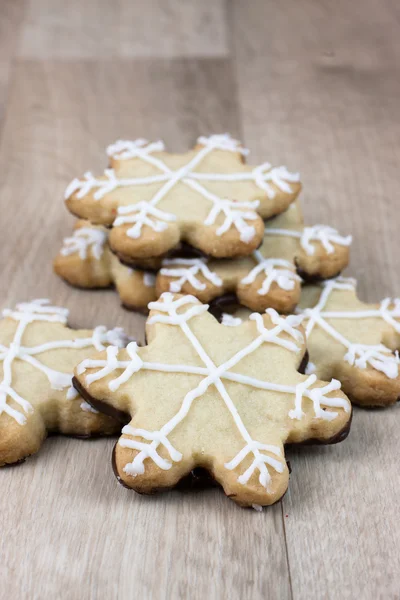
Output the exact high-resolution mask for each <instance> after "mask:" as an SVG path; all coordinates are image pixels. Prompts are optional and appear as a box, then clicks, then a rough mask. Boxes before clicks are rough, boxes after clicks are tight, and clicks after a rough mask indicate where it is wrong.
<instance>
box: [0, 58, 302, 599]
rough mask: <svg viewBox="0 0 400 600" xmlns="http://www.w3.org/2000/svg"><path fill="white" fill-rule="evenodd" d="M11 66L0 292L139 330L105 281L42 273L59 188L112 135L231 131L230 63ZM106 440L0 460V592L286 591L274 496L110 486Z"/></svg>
mask: <svg viewBox="0 0 400 600" xmlns="http://www.w3.org/2000/svg"><path fill="white" fill-rule="evenodd" d="M13 81H14V82H13V86H12V89H11V94H10V99H9V105H8V110H7V118H6V123H5V127H4V135H3V142H2V144H1V146H0V170H1V172H2V173H3V174H4V177H3V180H2V183H1V188H0V204H1V214H2V217H3V218H2V220H1V223H0V227H1V231H0V236H1V239H2V240H3V244H4V247H6V248H7V252H3V253H2V255H1V258H2V265H1V270H2V287H1V304H2V305H3V306H4V305H9V304H12V303H14V302H15V301H17V300H20V299H22V298H31V297H36V296H38V297H43V296H49V297H51V298H52V299H53V301H55V302H60V303H62V304H63V305H66V306H68V307H70V309H71V321H72V323H73V324H74V325H87V326H91V325H94V324H99V323H104V324H106V325H112V324H116V323H117V324H118V325H122V326H124V327H125V328H126V329H127V330H129V332H130V333H131V334H132V335H137V334H139V335H140V337H141V338H142V339H143V329H142V325H143V319H142V318H141V317H138V316H137V315H134V314H131V313H127V312H125V311H123V310H122V309H121V308H120V307H119V305H118V299H117V296H116V294H114V292H112V291H110V292H97V293H96V292H95V293H90V292H80V291H78V290H74V289H72V288H70V287H68V286H66V285H65V284H64V283H63V282H62V281H60V280H58V279H57V278H56V277H55V276H54V275H53V274H52V272H51V265H50V262H51V258H52V256H53V255H54V254H55V253H56V251H57V250H58V247H59V244H60V241H61V238H62V236H63V235H65V234H68V233H69V231H70V227H71V224H72V222H73V219H72V218H71V217H69V216H68V215H67V212H66V210H65V208H64V207H63V202H62V194H63V190H64V187H65V185H66V184H67V183H68V181H69V180H70V179H71V177H74V176H76V175H78V174H80V173H82V172H83V171H84V170H86V169H87V168H92V169H93V170H96V169H100V168H102V167H103V166H104V165H105V155H104V146H105V145H106V144H107V143H109V142H110V141H112V140H114V138H116V137H118V136H123V137H128V138H129V137H132V136H134V137H136V136H147V137H149V138H159V137H161V138H164V139H165V140H166V142H167V143H168V144H169V145H170V146H171V147H173V148H177V149H184V148H185V147H187V146H188V145H190V144H191V143H193V141H194V140H195V138H196V137H197V136H198V135H199V134H201V133H203V132H205V133H209V132H213V131H225V130H229V131H231V132H232V133H233V134H234V135H235V134H236V135H237V133H238V128H239V124H238V122H237V112H236V96H235V85H234V81H233V77H232V70H231V65H230V62H229V61H228V60H206V61H198V60H174V61H171V62H169V61H127V62H121V61H105V62H104V63H97V62H79V63H59V62H55V63H51V62H43V63H37V62H23V63H20V64H19V65H18V66H17V69H16V73H15V76H14V80H13ZM112 445H113V442H112V441H108V442H107V441H104V440H103V441H101V440H100V441H95V442H93V443H91V442H87V443H84V442H81V441H76V440H66V439H63V438H55V439H52V440H50V441H47V443H46V444H45V447H44V448H43V451H42V452H41V453H40V454H39V455H38V456H37V457H36V458H33V459H32V460H29V461H28V462H27V463H26V464H24V465H22V466H21V467H20V468H15V469H8V470H1V471H0V489H1V490H2V492H1V500H0V505H1V510H0V531H1V539H2V543H3V545H4V547H5V548H6V560H5V561H0V581H1V582H2V584H1V588H2V592H0V594H1V593H4V594H5V597H13V598H14V597H15V598H18V597H21V598H31V597H35V594H37V593H38V592H37V590H40V597H49V596H53V597H67V598H71V599H72V598H77V597H79V598H82V599H83V600H85V599H86V598H94V599H101V598H110V599H114V598H118V600H124V599H125V598H126V599H128V598H132V596H133V595H135V596H136V595H137V596H142V597H145V598H191V599H196V598H199V599H203V598H208V597H214V598H233V599H234V598H238V599H239V598H240V599H241V600H242V599H246V598H266V597H279V598H282V599H283V600H286V598H291V594H290V585H289V576H288V569H287V558H286V550H285V543H284V532H283V527H282V517H281V506H279V505H277V506H275V507H272V508H271V509H269V510H268V511H265V512H264V513H262V514H258V513H256V512H255V511H252V510H247V511H246V510H242V509H239V508H237V507H236V506H235V505H234V504H233V503H232V502H230V501H229V500H228V499H226V498H224V496H223V494H222V493H221V492H219V491H217V490H211V491H208V492H205V493H199V494H185V495H182V494H178V493H173V494H170V495H160V496H159V497H154V498H143V497H140V496H138V495H136V494H134V493H132V492H131V493H130V492H128V491H127V490H124V489H123V488H122V487H120V486H118V485H117V483H116V480H115V479H114V477H113V475H112V472H111V465H110V458H111V448H112ZM16 517H18V518H16ZM16 574H18V575H16Z"/></svg>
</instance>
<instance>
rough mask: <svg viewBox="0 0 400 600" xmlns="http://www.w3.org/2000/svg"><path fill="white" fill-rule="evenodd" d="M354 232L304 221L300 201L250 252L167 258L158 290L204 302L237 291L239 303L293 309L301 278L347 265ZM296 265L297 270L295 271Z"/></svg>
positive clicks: (255, 307)
mask: <svg viewBox="0 0 400 600" xmlns="http://www.w3.org/2000/svg"><path fill="white" fill-rule="evenodd" d="M350 243H351V236H347V237H343V236H341V235H340V234H339V233H338V232H337V231H336V230H335V229H333V228H331V227H328V226H324V225H316V226H314V227H309V226H305V225H303V218H302V215H301V210H300V207H299V205H298V203H294V204H292V205H291V207H290V209H288V210H287V211H286V212H285V213H283V214H282V215H280V216H279V217H276V218H275V219H272V220H270V221H268V222H267V223H266V224H265V232H264V240H263V243H262V245H261V247H260V248H259V249H258V250H254V252H253V253H252V255H251V256H248V257H243V258H236V259H233V260H231V261H227V260H217V259H208V260H206V259H200V258H194V259H186V260H181V259H179V258H175V259H172V260H171V259H166V260H164V261H163V265H162V268H161V270H160V272H159V274H158V276H157V280H156V291H157V294H161V293H162V292H164V291H170V292H183V293H186V294H193V295H194V296H196V297H197V298H199V299H200V300H201V301H202V302H210V301H211V300H213V299H215V298H217V297H219V296H222V295H225V294H236V296H237V299H238V301H239V303H240V304H242V305H244V306H247V307H248V308H250V309H251V310H256V311H259V312H263V311H264V310H265V309H266V308H268V307H270V308H275V309H276V310H278V311H279V312H280V313H289V312H292V311H293V310H294V308H295V306H296V304H297V303H298V301H299V298H300V281H301V279H300V277H299V274H301V275H302V277H303V278H305V279H313V278H321V279H325V278H328V277H333V276H335V275H337V274H338V273H339V272H340V271H341V270H342V269H344V268H345V267H346V266H347V263H348V260H349V245H350ZM296 269H297V273H296Z"/></svg>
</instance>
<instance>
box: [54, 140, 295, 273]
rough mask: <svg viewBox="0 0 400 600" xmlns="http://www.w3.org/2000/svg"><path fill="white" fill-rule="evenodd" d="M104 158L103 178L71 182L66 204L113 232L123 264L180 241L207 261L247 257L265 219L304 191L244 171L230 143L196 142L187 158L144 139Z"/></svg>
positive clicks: (285, 177) (281, 176) (285, 175)
mask: <svg viewBox="0 0 400 600" xmlns="http://www.w3.org/2000/svg"><path fill="white" fill-rule="evenodd" d="M107 154H108V156H109V157H110V160H111V167H110V168H108V169H106V170H105V172H104V175H103V176H101V177H95V176H93V175H92V174H91V173H86V174H85V175H84V178H83V179H74V180H73V181H72V182H71V183H70V185H69V186H68V188H67V190H66V192H65V197H66V202H67V206H68V208H69V209H70V211H71V212H72V213H73V214H75V215H78V216H79V217H82V218H85V219H89V220H90V221H91V222H92V223H97V224H103V225H112V226H113V229H112V231H111V235H110V245H111V247H112V249H113V250H114V251H115V252H116V253H117V254H118V255H119V257H120V258H121V259H122V260H123V261H124V262H126V263H133V262H134V261H135V259H138V258H146V257H147V258H148V257H154V256H162V255H163V254H165V253H166V252H167V251H168V250H170V249H171V248H173V247H175V246H176V245H177V244H178V243H179V242H180V241H185V242H187V243H189V244H191V245H192V246H194V247H196V248H199V249H200V250H202V251H203V252H205V253H206V254H209V255H211V256H217V257H232V256H242V255H247V254H250V253H251V252H252V250H254V249H255V248H257V246H258V245H259V244H260V242H261V239H262V234H263V223H262V219H263V218H264V219H265V218H270V217H272V216H274V215H276V214H279V213H281V212H282V211H284V210H286V209H287V208H288V206H289V205H290V203H291V202H293V200H294V199H295V198H296V197H297V195H298V193H299V191H300V188H301V185H300V182H299V176H298V175H297V174H293V173H289V171H288V170H287V169H286V168H285V167H275V168H273V167H272V166H271V165H270V164H269V163H265V164H263V165H260V166H258V167H251V166H247V165H245V164H244V163H243V157H244V155H245V154H247V151H246V150H245V149H243V148H242V147H241V145H240V144H239V142H238V141H236V140H234V139H232V138H230V137H229V136H228V135H212V136H210V137H208V138H207V137H200V138H199V139H198V140H197V146H196V147H195V148H194V149H193V150H191V151H189V152H187V153H185V154H170V153H167V152H166V151H165V146H164V144H163V143H162V142H155V143H149V142H147V141H146V140H142V139H139V140H135V141H122V140H119V141H118V142H116V143H115V144H112V145H111V146H109V147H108V148H107Z"/></svg>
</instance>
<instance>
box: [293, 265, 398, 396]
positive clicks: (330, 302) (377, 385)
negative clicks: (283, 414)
mask: <svg viewBox="0 0 400 600" xmlns="http://www.w3.org/2000/svg"><path fill="white" fill-rule="evenodd" d="M299 312H300V314H301V315H303V317H304V321H303V324H304V327H305V330H306V335H307V347H308V349H309V353H310V363H309V366H308V372H310V373H311V372H313V373H314V372H315V373H316V374H317V376H318V377H321V378H323V379H324V378H327V377H328V378H329V377H337V378H338V379H339V380H340V381H341V382H342V386H343V389H344V390H345V392H346V394H348V395H349V397H350V398H351V399H352V401H353V402H355V403H356V404H361V405H364V406H389V405H390V404H393V403H394V402H396V400H398V399H399V398H400V360H399V355H398V350H399V349H400V299H398V298H395V299H391V298H385V299H384V300H382V302H381V303H380V304H365V303H364V302H361V300H359V299H358V298H357V294H356V282H355V280H354V279H349V278H344V277H338V278H337V279H334V280H332V281H326V282H324V283H322V284H320V285H312V286H306V287H305V288H304V289H303V292H302V297H301V303H300V311H299Z"/></svg>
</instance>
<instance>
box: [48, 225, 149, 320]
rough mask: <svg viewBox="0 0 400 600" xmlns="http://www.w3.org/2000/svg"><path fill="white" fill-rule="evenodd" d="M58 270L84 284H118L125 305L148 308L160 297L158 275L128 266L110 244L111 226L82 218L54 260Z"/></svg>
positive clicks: (68, 278) (70, 281)
mask: <svg viewBox="0 0 400 600" xmlns="http://www.w3.org/2000/svg"><path fill="white" fill-rule="evenodd" d="M54 270H55V272H56V273H57V275H59V276H60V277H62V278H63V279H64V280H65V281H67V282H68V283H70V284H71V285H73V286H75V287H80V288H107V287H110V286H115V288H116V290H117V292H118V294H119V296H120V298H121V302H122V304H123V306H125V307H126V308H129V309H131V310H140V311H145V312H147V305H148V303H149V302H151V301H152V300H155V299H156V292H155V275H154V274H153V273H149V272H145V271H141V270H135V269H131V268H130V267H126V266H124V265H123V264H122V263H121V262H120V261H119V260H118V258H117V257H116V256H115V255H114V254H113V253H112V252H111V250H110V248H109V246H108V230H107V229H106V228H105V227H102V226H101V225H100V226H96V225H91V223H89V222H88V221H83V220H81V221H78V222H77V223H76V226H75V231H74V232H73V234H72V236H71V237H68V238H66V239H65V240H64V243H63V247H62V248H61V250H60V252H59V254H58V255H57V257H56V259H55V261H54Z"/></svg>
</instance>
